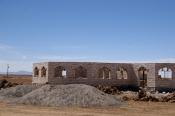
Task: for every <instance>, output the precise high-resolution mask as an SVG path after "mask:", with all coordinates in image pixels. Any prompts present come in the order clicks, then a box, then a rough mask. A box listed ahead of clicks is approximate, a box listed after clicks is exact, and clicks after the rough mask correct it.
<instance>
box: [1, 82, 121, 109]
mask: <svg viewBox="0 0 175 116" xmlns="http://www.w3.org/2000/svg"><path fill="white" fill-rule="evenodd" d="M1 98H3V99H4V98H5V99H8V98H15V99H13V100H11V102H15V103H22V104H32V105H42V106H82V107H88V106H113V105H115V106H119V105H121V101H120V100H119V99H117V98H116V97H115V96H113V95H108V94H105V93H103V92H101V91H100V90H98V89H96V88H95V87H92V86H88V85H83V84H70V85H45V86H42V87H40V88H36V87H33V86H17V87H13V88H8V89H5V90H1V91H0V99H1Z"/></svg>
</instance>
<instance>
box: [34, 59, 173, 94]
mask: <svg viewBox="0 0 175 116" xmlns="http://www.w3.org/2000/svg"><path fill="white" fill-rule="evenodd" d="M32 83H33V84H46V83H48V84H88V85H94V86H96V85H108V86H120V87H121V86H122V87H128V88H130V87H144V88H147V89H149V90H162V91H164V90H175V63H98V62H42V63H34V64H33V79H32Z"/></svg>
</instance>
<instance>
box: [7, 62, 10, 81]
mask: <svg viewBox="0 0 175 116" xmlns="http://www.w3.org/2000/svg"><path fill="white" fill-rule="evenodd" d="M9 68H10V66H9V64H7V78H8V76H9Z"/></svg>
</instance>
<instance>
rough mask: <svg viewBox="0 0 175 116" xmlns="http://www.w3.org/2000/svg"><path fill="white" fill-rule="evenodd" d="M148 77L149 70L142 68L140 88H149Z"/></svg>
mask: <svg viewBox="0 0 175 116" xmlns="http://www.w3.org/2000/svg"><path fill="white" fill-rule="evenodd" d="M147 75H148V70H147V69H146V68H145V67H140V68H139V70H138V76H139V79H140V86H141V87H143V88H144V87H146V86H147Z"/></svg>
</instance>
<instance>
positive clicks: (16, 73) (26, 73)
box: [9, 71, 32, 75]
mask: <svg viewBox="0 0 175 116" xmlns="http://www.w3.org/2000/svg"><path fill="white" fill-rule="evenodd" d="M9 74H14V75H32V72H28V71H18V72H9Z"/></svg>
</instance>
